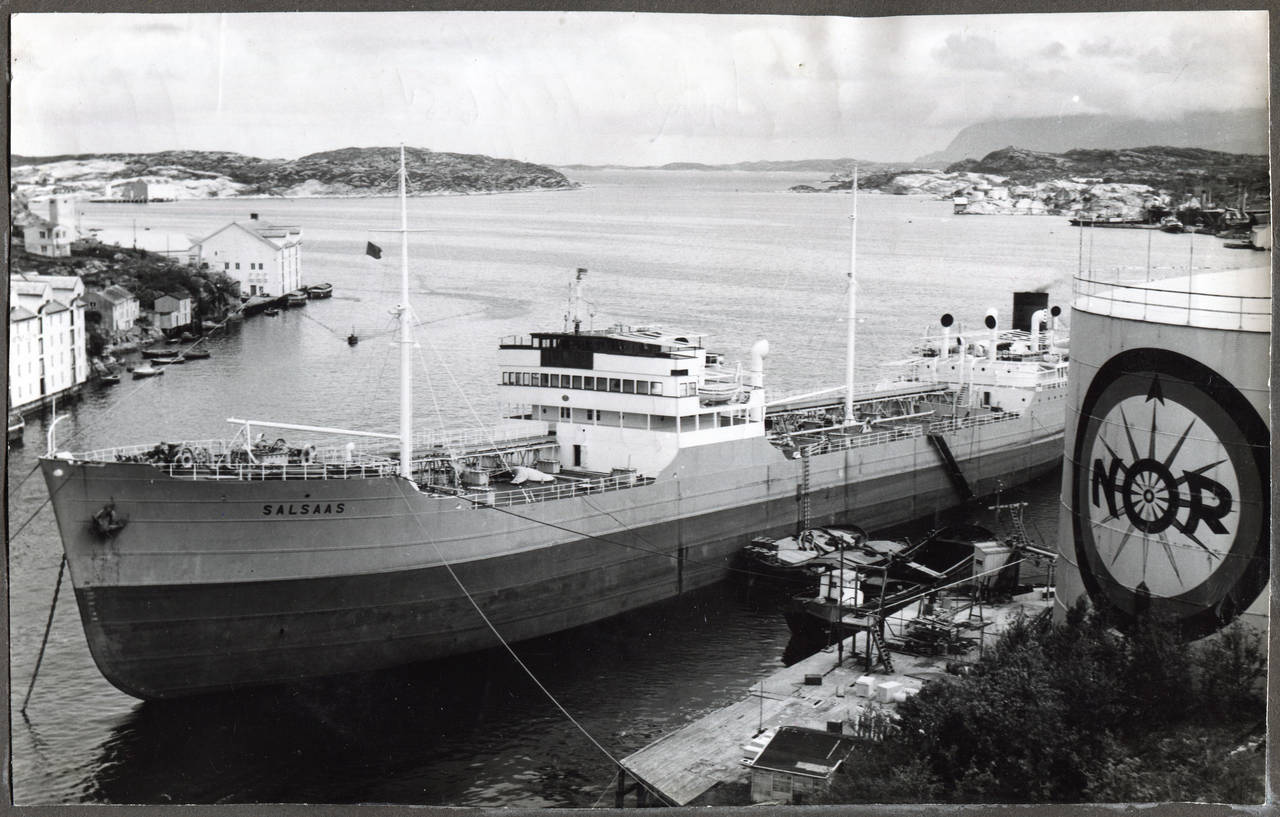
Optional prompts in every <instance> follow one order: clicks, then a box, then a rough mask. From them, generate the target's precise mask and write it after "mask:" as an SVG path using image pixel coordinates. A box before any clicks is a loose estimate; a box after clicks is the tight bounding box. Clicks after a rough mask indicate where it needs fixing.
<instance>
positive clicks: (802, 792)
mask: <svg viewBox="0 0 1280 817" xmlns="http://www.w3.org/2000/svg"><path fill="white" fill-rule="evenodd" d="M852 749H853V740H852V739H851V738H848V737H845V736H844V735H842V734H840V733H837V732H824V731H822V730H820V729H806V728H804V727H801V726H781V727H779V728H778V731H777V733H776V734H774V736H773V739H772V740H770V741H769V743H768V744H766V745H765V747H764V750H763V751H761V752H760V754H759V755H758V756H757V757H756V759H755V760H754V761H752V763H751V802H753V803H763V802H776V803H803V802H806V801H807V800H808V799H809V798H812V797H813V796H815V795H818V794H822V793H823V792H825V791H827V789H828V788H829V787H830V785H831V778H832V777H834V776H835V773H836V770H837V769H839V768H840V764H842V763H844V761H845V758H847V757H848V756H849V752H850V751H852Z"/></svg>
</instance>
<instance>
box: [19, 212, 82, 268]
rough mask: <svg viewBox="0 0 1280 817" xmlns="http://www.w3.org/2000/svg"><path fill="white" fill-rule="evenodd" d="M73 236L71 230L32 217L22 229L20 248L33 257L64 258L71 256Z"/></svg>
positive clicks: (43, 219)
mask: <svg viewBox="0 0 1280 817" xmlns="http://www.w3.org/2000/svg"><path fill="white" fill-rule="evenodd" d="M74 240H75V234H74V233H73V231H72V230H71V228H69V227H66V226H63V225H61V224H55V223H53V222H51V221H49V220H48V219H46V218H41V217H40V216H36V215H32V216H29V217H28V218H27V220H26V223H25V225H24V226H23V228H22V246H23V249H25V250H26V251H27V252H29V253H31V254H33V255H47V256H50V257H52V258H66V257H67V256H69V255H71V242H72V241H74Z"/></svg>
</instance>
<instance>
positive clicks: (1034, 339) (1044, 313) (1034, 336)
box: [1027, 309, 1049, 352]
mask: <svg viewBox="0 0 1280 817" xmlns="http://www.w3.org/2000/svg"><path fill="white" fill-rule="evenodd" d="M1048 317H1049V310H1047V309H1037V310H1036V311H1035V312H1032V313H1031V327H1030V328H1029V329H1028V330H1027V332H1028V333H1029V334H1030V335H1031V351H1032V352H1039V351H1040V349H1041V345H1040V338H1041V337H1042V335H1041V332H1042V329H1041V326H1042V325H1043V324H1045V323H1046V322H1047V320H1048Z"/></svg>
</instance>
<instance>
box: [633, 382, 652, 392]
mask: <svg viewBox="0 0 1280 817" xmlns="http://www.w3.org/2000/svg"><path fill="white" fill-rule="evenodd" d="M648 393H649V381H648V380H637V381H636V394H648Z"/></svg>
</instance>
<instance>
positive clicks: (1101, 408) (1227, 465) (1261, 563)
mask: <svg viewBox="0 0 1280 817" xmlns="http://www.w3.org/2000/svg"><path fill="white" fill-rule="evenodd" d="M1268 444H1269V434H1268V432H1267V429H1266V425H1265V424H1264V423H1263V422H1262V420H1261V419H1260V418H1259V417H1258V416H1257V412H1256V411H1254V409H1253V407H1252V406H1250V405H1249V403H1248V402H1247V401H1246V400H1245V399H1244V398H1243V397H1242V396H1241V395H1240V393H1239V392H1238V391H1237V390H1236V389H1235V388H1234V387H1232V386H1231V385H1230V384H1228V383H1227V382H1226V381H1225V380H1224V379H1223V378H1222V377H1221V376H1219V375H1216V374H1214V373H1213V372H1211V371H1209V370H1208V369H1206V368H1205V367H1203V366H1202V365H1200V364H1199V363H1197V362H1195V361H1193V360H1191V359H1190V358H1186V357H1183V356H1181V355H1177V354H1175V353H1172V352H1168V351H1166V350H1157V349H1144V350H1135V351H1131V352H1126V353H1123V354H1122V355H1119V356H1117V357H1116V358H1114V359H1113V360H1112V361H1111V362H1109V363H1108V364H1106V365H1105V366H1103V367H1102V368H1101V369H1100V370H1099V372H1098V375H1097V376H1096V377H1095V378H1094V381H1093V383H1092V384H1091V385H1090V388H1089V390H1088V393H1087V394H1086V396H1085V401H1084V404H1083V405H1082V406H1081V413H1080V421H1079V426H1078V428H1077V434H1076V445H1075V452H1074V457H1073V461H1072V481H1073V490H1072V509H1071V510H1072V517H1073V527H1074V530H1075V534H1076V550H1077V556H1078V557H1079V562H1080V570H1081V574H1082V578H1083V579H1084V581H1085V585H1086V587H1087V588H1088V590H1089V593H1090V596H1091V597H1092V598H1093V599H1094V602H1095V603H1098V604H1103V605H1106V606H1108V607H1110V608H1112V609H1113V610H1114V611H1115V612H1117V613H1118V614H1119V615H1120V618H1121V620H1125V619H1126V618H1131V617H1132V616H1133V615H1134V614H1135V612H1136V610H1137V609H1138V607H1139V605H1146V604H1151V605H1152V606H1153V607H1155V608H1158V609H1159V610H1160V611H1161V612H1163V613H1164V614H1167V615H1171V616H1173V618H1175V619H1176V620H1177V621H1179V622H1180V623H1181V624H1182V626H1183V629H1184V632H1186V633H1187V634H1188V635H1202V634H1205V633H1207V632H1210V631H1212V630H1213V629H1216V628H1217V627H1220V626H1222V625H1223V624H1225V623H1226V622H1228V621H1230V620H1231V619H1233V618H1234V617H1235V616H1236V615H1238V614H1239V613H1240V612H1241V611H1242V610H1243V609H1244V608H1245V607H1247V606H1248V605H1249V604H1250V603H1252V602H1253V600H1254V599H1255V598H1257V595H1258V593H1259V592H1261V590H1262V588H1263V587H1264V586H1265V584H1266V574H1267V563H1268V558H1267V525H1266V521H1267V519H1268V516H1269V508H1268V504H1267V503H1268V491H1269V474H1268V471H1267V464H1266V461H1267V454H1268Z"/></svg>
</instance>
